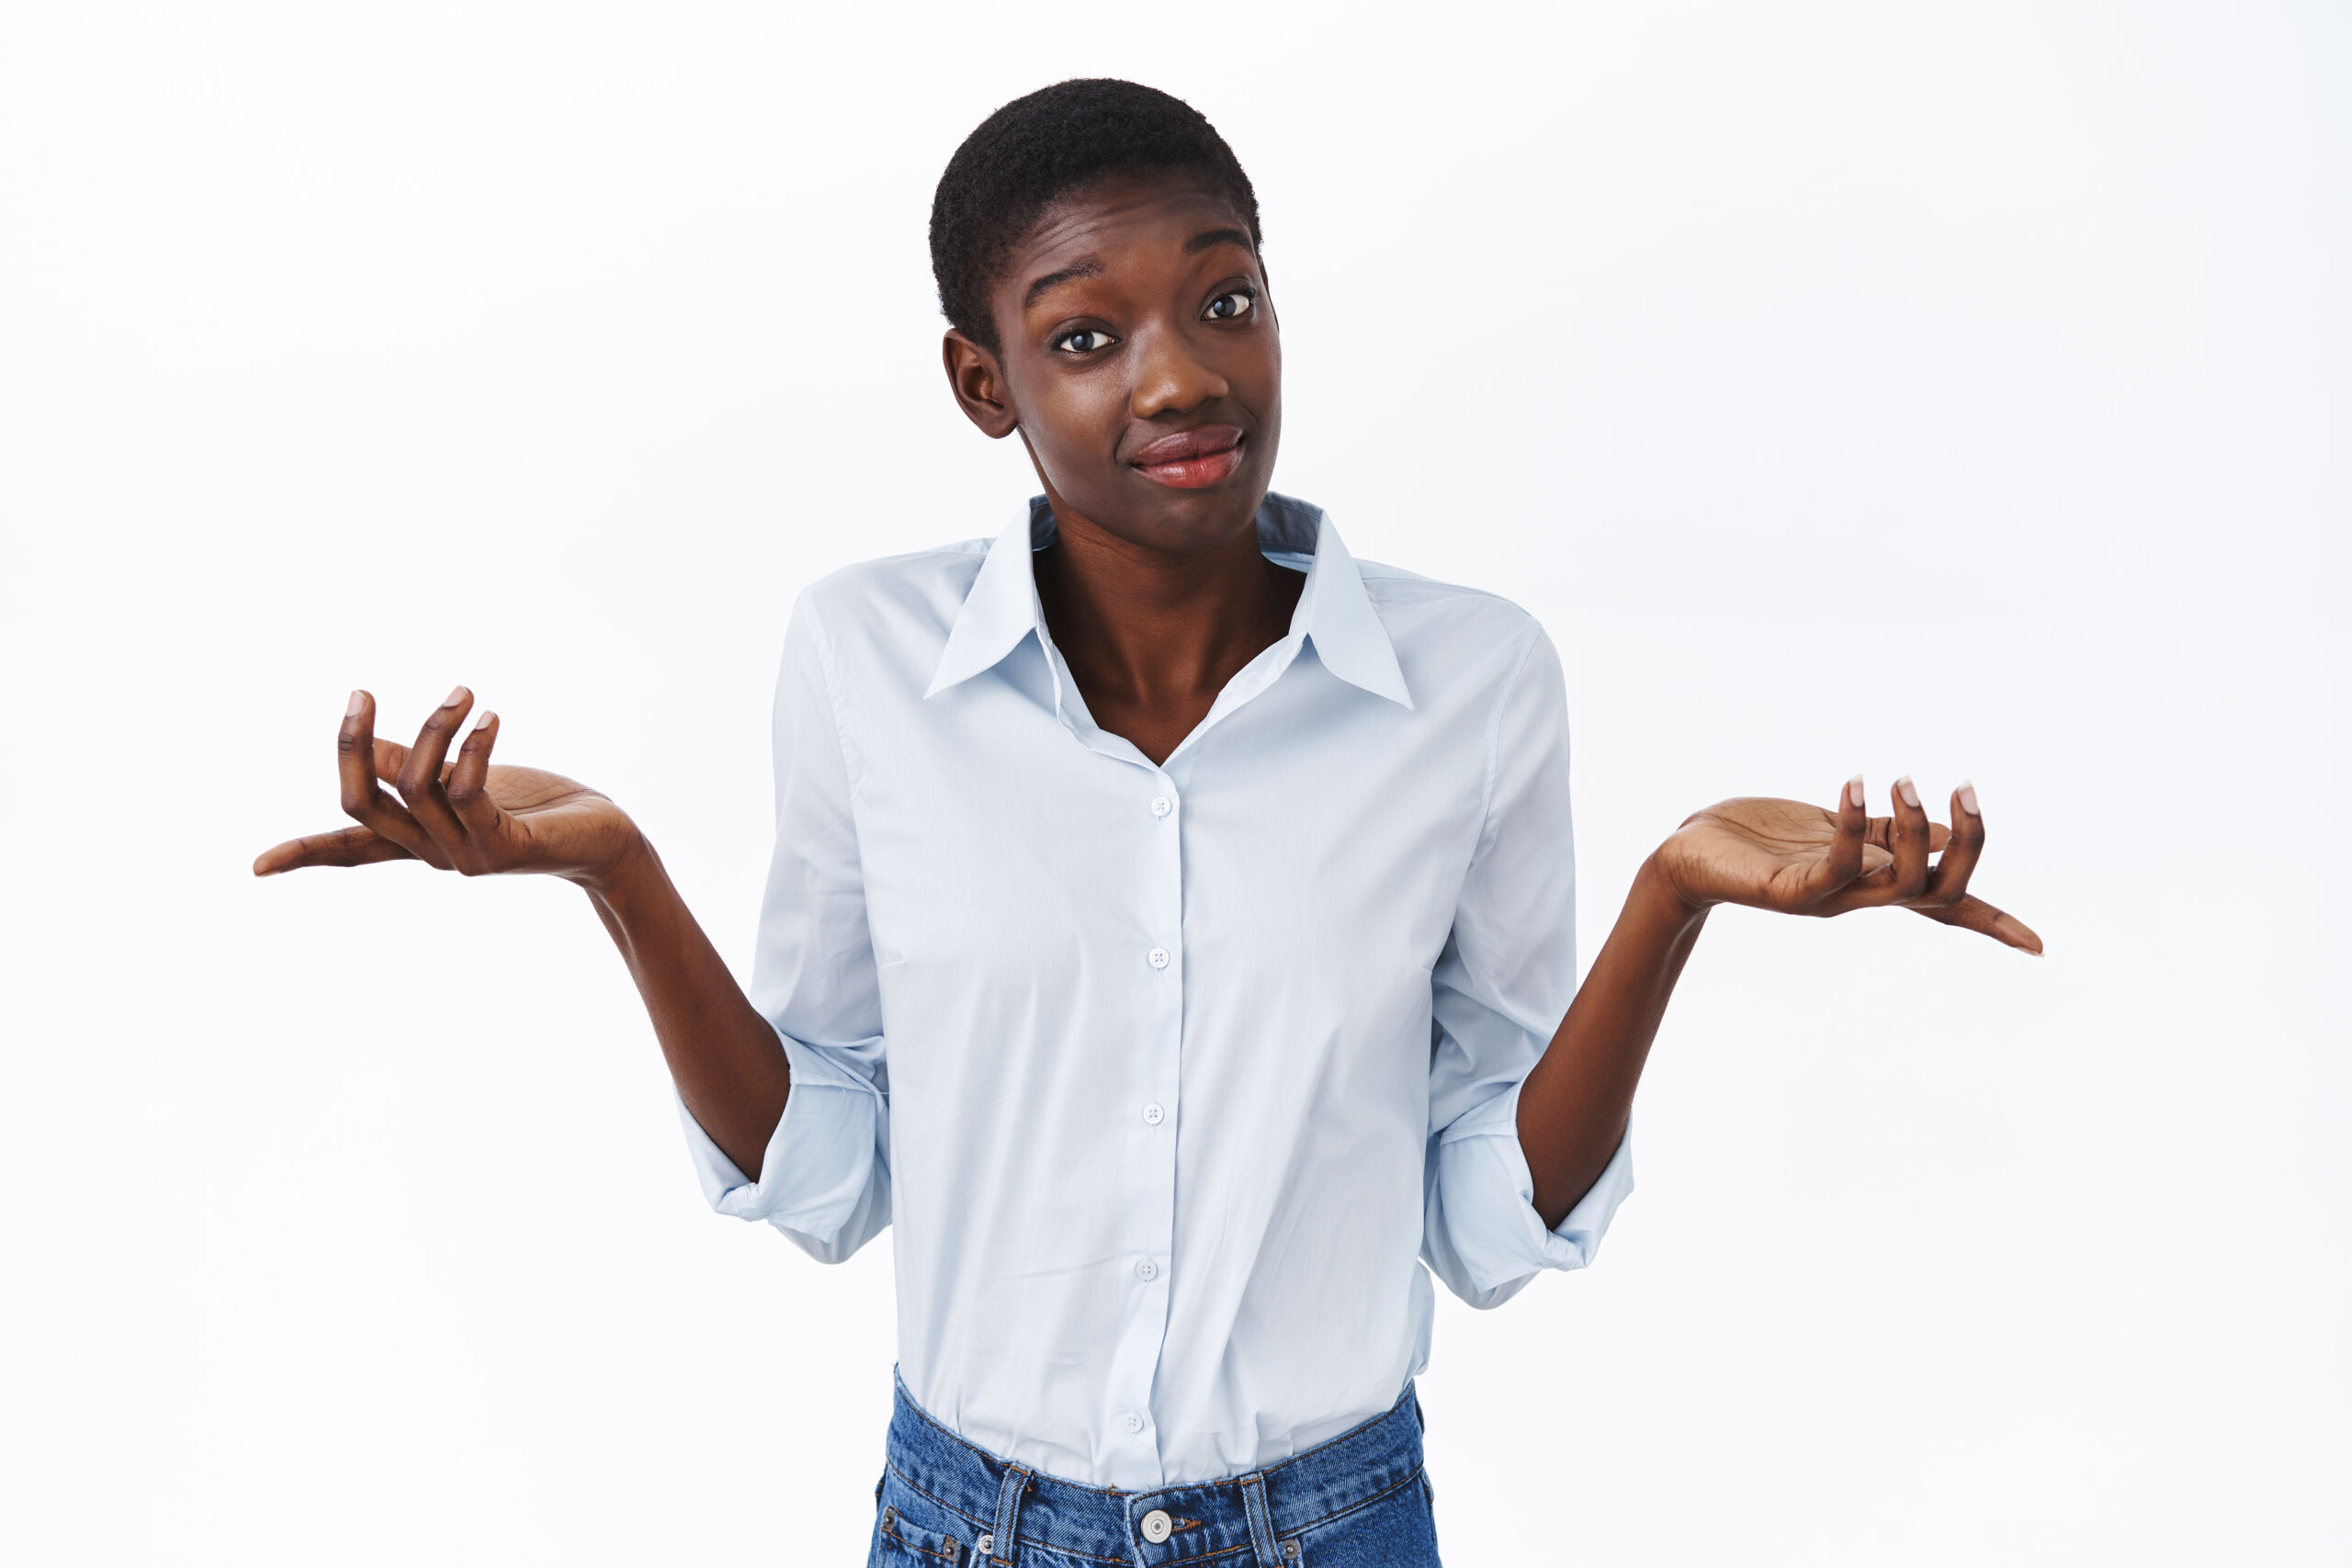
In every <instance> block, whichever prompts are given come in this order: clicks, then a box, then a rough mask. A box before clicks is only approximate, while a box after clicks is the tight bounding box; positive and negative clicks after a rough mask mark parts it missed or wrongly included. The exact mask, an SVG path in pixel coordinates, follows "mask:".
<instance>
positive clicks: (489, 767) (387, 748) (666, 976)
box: [254, 686, 792, 1179]
mask: <svg viewBox="0 0 2352 1568" xmlns="http://www.w3.org/2000/svg"><path fill="white" fill-rule="evenodd" d="M473 704H474V697H473V694H472V693H471V692H469V691H468V690H466V688H465V687H463V686H459V687H458V689H457V690H456V691H453V692H451V693H450V694H449V697H448V700H447V702H444V703H443V704H442V705H440V706H439V707H437V708H435V709H434V710H433V713H432V716H430V717H428V718H427V719H426V720H425V721H424V728H422V729H420V730H418V731H417V735H416V744H415V745H413V746H402V745H401V744H400V743H399V742H398V741H395V740H379V739H376V699H375V698H373V697H371V696H369V695H368V694H367V693H366V692H354V693H352V694H351V704H350V705H349V706H348V707H347V708H345V710H344V715H343V728H342V729H341V730H340V731H338V732H337V734H336V737H335V766H336V769H337V772H338V774H339V776H340V778H341V780H342V786H343V809H344V813H345V815H346V816H348V817H350V818H352V819H353V820H354V821H356V822H357V823H358V824H359V825H358V826H357V827H356V828H344V829H337V830H335V831H333V832H325V833H312V834H310V835H308V836H307V837H304V838H300V839H289V840H287V841H286V842H285V843H282V844H279V845H277V847H276V848H275V849H271V850H267V851H265V852H263V854H262V855H261V857H260V858H259V859H258V860H256V861H254V875H256V876H269V875H272V874H276V873H278V872H284V871H294V870H298V869H300V868H301V867H303V866H312V865H371V864H374V863H377V862H379V861H392V860H420V861H423V862H424V863H425V864H427V865H430V866H435V867H437V868H438V869H440V870H443V871H454V872H457V873H458V874H462V875H466V876H485V875H494V874H501V873H511V872H537V873H539V874H543V875H548V876H560V877H562V878H564V879H565V880H567V881H570V882H573V883H576V884H578V885H579V886H581V887H582V888H583V889H585V890H586V892H587V894H588V897H589V901H590V902H591V903H592V904H593V905H594V907H595V910H596V914H597V916H598V918H599V919H602V920H603V921H604V922H605V930H606V931H609V932H611V933H612V938H613V941H614V942H615V943H616V944H617V945H618V946H619V948H620V950H621V957H622V958H623V959H624V960H626V961H627V963H628V970H629V975H630V977H631V978H633V979H634V980H636V982H637V989H638V994H639V995H640V996H642V997H643V998H645V1010H646V1011H647V1013H648V1014H650V1016H651V1018H652V1021H653V1032H654V1034H655V1036H656V1037H657V1038H658V1039H660V1041H661V1042H662V1055H663V1056H664V1057H666V1058H668V1060H669V1064H670V1074H671V1076H672V1077H674V1078H675V1079H676V1080H677V1084H678V1095H679V1098H680V1099H682V1100H684V1101H685V1105H686V1109H687V1110H688V1111H692V1112H693V1113H694V1117H695V1121H697V1122H700V1123H701V1124H702V1127H703V1130H704V1131H705V1132H707V1133H708V1134H710V1138H711V1141H712V1142H713V1143H715V1144H717V1145H718V1146H719V1148H720V1149H721V1150H723V1151H724V1152H725V1153H726V1155H727V1157H728V1158H729V1159H731V1160H733V1161H734V1162H735V1163H736V1165H738V1166H739V1167H741V1168H742V1170H743V1171H744V1173H745V1174H747V1175H749V1176H751V1177H752V1178H753V1179H757V1178H758V1176H759V1172H760V1167H761V1164H762V1163H763V1158H764V1156H765V1153H766V1150H767V1144H768V1138H769V1136H770V1135H771V1134H773V1133H774V1132H775V1127H776V1123H777V1122H778V1121H780V1120H781V1119H782V1117H783V1115H784V1102H785V1098H786V1095H787V1094H788V1093H790V1091H791V1087H792V1071H791V1067H790V1065H789V1064H788V1063H787V1062H786V1058H785V1055H784V1046H783V1044H782V1043H781V1042H779V1041H778V1040H777V1038H776V1035H775V1030H773V1029H771V1028H770V1027H769V1026H768V1022H767V1021H766V1020H765V1019H763V1018H762V1017H761V1016H760V1015H759V1012H758V1011H757V1010H755V1009H754V1008H753V1007H752V1004H751V1002H750V1001H749V1000H748V999H746V998H745V997H744V995H743V990H742V987H741V986H739V985H737V984H736V981H735V976H734V975H733V974H732V973H731V972H730V971H729V969H728V967H727V964H726V963H725V961H724V960H722V959H721V958H720V957H719V956H718V950H717V949H715V948H713V947H712V946H711V944H710V939H709V938H708V937H707V936H706V935H705V934H704V933H703V929H702V927H701V926H699V925H697V924H696V923H695V918H694V915H693V913H692V912H691V911H689V910H688V909H687V908H686V905H685V900H684V899H683V898H681V897H678V890H677V889H676V888H675V887H674V886H672V885H671V882H670V876H669V874H668V873H667V872H666V871H664V870H663V869H662V857H661V856H659V855H657V854H655V853H654V852H653V846H652V845H651V844H650V843H648V842H647V841H646V839H645V835H644V834H642V833H640V832H639V830H638V827H637V824H636V823H635V822H633V821H631V820H630V819H629V816H628V813H627V812H625V811H623V810H622V809H621V808H620V807H617V806H616V805H614V804H613V802H612V801H611V800H609V799H607V798H606V797H605V796H604V795H599V794H597V793H596V792H595V791H594V790H593V789H590V788H589V787H588V786H587V785H586V784H579V783H577V782H575V781H573V780H571V779H568V778H565V777H564V776H563V775H562V774H560V773H543V772H541V771H540V770H538V769H537V768H515V767H508V766H505V765H503V764H493V763H492V761H491V760H490V753H491V749H492V747H494V746H496V745H497V744H498V716H497V715H496V714H493V713H489V712H484V713H483V715H482V716H481V718H480V719H478V720H476V721H475V723H474V727H473V728H471V729H469V730H465V731H464V733H465V739H464V740H463V741H462V742H461V743H460V744H459V745H458V760H457V761H455V762H450V761H447V757H448V754H449V742H450V741H451V740H452V739H455V738H456V737H457V735H458V733H459V731H460V730H461V728H463V726H464V724H465V721H466V715H467V713H468V712H469V711H470V710H471V709H472V707H473ZM385 784H390V785H391V786H392V788H393V789H395V790H397V791H399V792H400V794H399V798H398V799H395V798H393V797H392V796H391V795H388V794H387V793H385V791H384V789H383V787H382V786H383V785H385Z"/></svg>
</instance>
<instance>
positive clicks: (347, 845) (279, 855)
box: [254, 828, 416, 876]
mask: <svg viewBox="0 0 2352 1568" xmlns="http://www.w3.org/2000/svg"><path fill="white" fill-rule="evenodd" d="M415 858H416V857H415V856H414V855H413V854H411V853H409V852H408V851H406V850H404V849H402V848H401V847H400V846H399V845H398V844H396V843H394V842H392V841H391V840H390V839H386V838H380V837H379V836H378V835H376V834H375V833H372V832H370V831H368V829H365V828H338V829H335V830H334V831H333V832H331V833H306V834H304V835H303V836H302V837H300V838H299V839H288V840H286V841H285V842H284V843H282V844H278V845H276V846H274V847H272V848H270V849H266V850H264V851H263V852H261V854H260V855H259V856H258V857H257V858H255V860H254V875H255V876H276V875H277V874H278V873H279V872H281V871H300V869H301V868H302V867H304V866H306V865H374V864H375V863H377V862H379V861H387V860H414V859H415Z"/></svg>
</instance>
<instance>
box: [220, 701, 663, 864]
mask: <svg viewBox="0 0 2352 1568" xmlns="http://www.w3.org/2000/svg"><path fill="white" fill-rule="evenodd" d="M472 706H473V694H472V693H470V692H469V691H467V690H466V689H465V688H464V687H462V686H460V687H458V689H457V690H456V691H454V692H452V693H450V694H449V700H448V701H447V702H446V703H444V704H442V705H441V706H439V707H438V708H435V710H434V712H433V714H432V716H431V717H429V718H427V719H426V720H425V721H424V728H423V729H421V730H420V731H418V733H417V738H416V744H415V745H413V746H403V745H401V744H400V742H398V741H396V740H379V739H376V738H375V718H376V701H375V699H374V698H373V697H371V696H369V695H368V694H367V693H365V692H355V693H353V694H352V699H351V705H350V708H349V710H348V711H347V712H346V713H345V715H344V719H343V728H342V730H341V732H340V733H339V734H338V735H337V737H336V754H337V767H338V771H339V773H340V778H341V783H342V789H343V809H344V811H345V814H347V815H348V816H350V817H351V818H353V819H354V820H356V822H358V824H359V826H358V827H356V828H344V829H337V830H334V831H332V832H325V833H312V834H309V835H307V836H305V837H303V838H300V839H289V840H287V841H286V842H285V843H282V844H279V845H277V846H276V847H275V848H273V849H270V850H267V851H266V852H264V853H263V854H262V855H261V857H260V858H259V859H258V860H256V861H254V874H255V875H257V876H268V875H271V874H275V873H277V872H282V871H293V870H296V869H298V868H300V867H302V866H311V865H370V864H373V863H376V862H378V861H388V860H421V861H424V863H427V864H428V865H434V866H437V867H439V868H440V869H442V870H444V871H455V872H458V873H461V874H464V875H467V876H483V875H495V874H502V873H513V872H537V873H540V874H548V875H555V876H566V877H571V878H573V879H575V880H591V879H594V878H596V877H598V876H601V875H603V874H606V873H607V872H609V871H610V870H611V869H612V868H613V867H614V866H615V865H616V864H617V863H619V862H620V861H622V860H624V859H626V858H627V857H628V855H629V854H630V853H632V852H636V851H637V849H638V848H639V846H640V845H641V843H642V840H640V839H639V836H638V832H637V828H636V825H635V824H634V823H633V822H631V821H630V820H629V818H628V813H627V812H625V811H623V810H622V809H621V808H620V807H617V806H616V805H614V804H613V802H612V801H611V800H609V799H608V798H606V797H605V796H604V795H599V794H598V793H597V792H596V791H594V790H593V789H590V788H589V787H588V786H587V785H586V784H581V783H579V782H578V781H577V780H573V779H568V778H565V777H564V776H563V775H562V774H560V773H546V772H543V771H542V770H540V769H537V768H516V767H509V766H506V765H504V764H503V763H501V764H495V765H494V764H492V761H491V760H490V753H491V748H492V747H493V746H494V745H496V744H497V741H498V716H497V715H496V714H492V713H484V714H483V715H482V716H481V720H480V721H479V722H477V723H476V724H475V726H474V728H472V729H471V730H470V731H469V732H467V735H466V739H465V741H464V744H463V745H462V746H461V747H460V748H459V750H458V760H457V761H455V762H445V761H443V759H444V758H445V757H447V754H448V750H449V742H450V739H452V738H453V737H454V736H455V735H456V734H457V733H458V727H459V726H460V725H461V724H463V722H464V721H465V716H466V714H467V712H468V710H469V709H470V708H471V707H472ZM384 784H390V785H391V786H392V787H393V788H394V789H396V790H398V791H399V792H400V794H399V798H397V799H395V798H394V797H393V796H392V795H390V794H387V793H386V792H385V790H384V789H383V788H382V787H381V786H382V785H384Z"/></svg>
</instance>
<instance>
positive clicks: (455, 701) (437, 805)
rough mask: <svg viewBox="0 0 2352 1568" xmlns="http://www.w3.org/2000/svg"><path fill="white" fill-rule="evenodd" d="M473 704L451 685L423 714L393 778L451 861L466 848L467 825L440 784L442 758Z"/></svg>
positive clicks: (468, 694) (462, 690) (471, 696)
mask: <svg viewBox="0 0 2352 1568" xmlns="http://www.w3.org/2000/svg"><path fill="white" fill-rule="evenodd" d="M473 705H474V694H472V693H471V692H469V691H467V690H466V689H465V688H464V687H463V686H453V687H451V688H450V691H449V695H448V696H447V699H445V700H444V701H443V702H442V704H441V705H440V706H439V707H437V708H435V709H434V710H433V711H432V712H431V713H430V714H428V715H426V716H425V720H424V728H422V729H419V730H418V731H417V732H416V744H415V745H413V746H412V747H410V748H409V749H408V760H407V761H405V762H403V763H401V776H400V777H399V778H397V779H395V780H393V781H392V783H393V786H394V787H395V788H397V789H398V790H399V791H400V792H401V799H402V800H404V801H406V802H408V808H409V810H410V811H411V812H412V813H413V814H414V816H415V818H416V819H417V821H418V822H419V823H420V824H421V825H422V826H423V827H424V830H425V831H426V832H427V833H430V834H432V835H433V841H434V842H435V844H437V845H439V846H440V847H441V849H442V851H443V852H445V853H447V854H448V855H450V856H451V857H452V863H455V856H456V855H457V854H458V853H459V852H462V851H463V850H464V848H465V843H466V828H465V824H464V823H462V822H460V821H458V814H457V813H456V812H455V811H452V810H451V809H450V808H449V795H448V792H447V790H446V789H444V788H443V787H442V784H441V760H442V759H443V758H444V757H446V756H447V755H448V754H449V741H450V739H452V738H453V737H454V736H456V734H457V733H458V725H460V724H462V723H463V722H464V721H465V716H466V710H467V709H468V708H470V707H472V706H473Z"/></svg>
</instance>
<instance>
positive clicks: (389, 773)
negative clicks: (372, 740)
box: [376, 736, 408, 784]
mask: <svg viewBox="0 0 2352 1568" xmlns="http://www.w3.org/2000/svg"><path fill="white" fill-rule="evenodd" d="M407 766H408V748H407V747H405V746H403V745H401V743H400V742H399V741H397V740H387V739H384V738H383V737H381V736H378V737H377V738H376V776H377V777H378V778H379V779H380V780H382V781H383V782H384V783H386V784H398V783H400V782H401V769H402V768H405V767H407Z"/></svg>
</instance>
